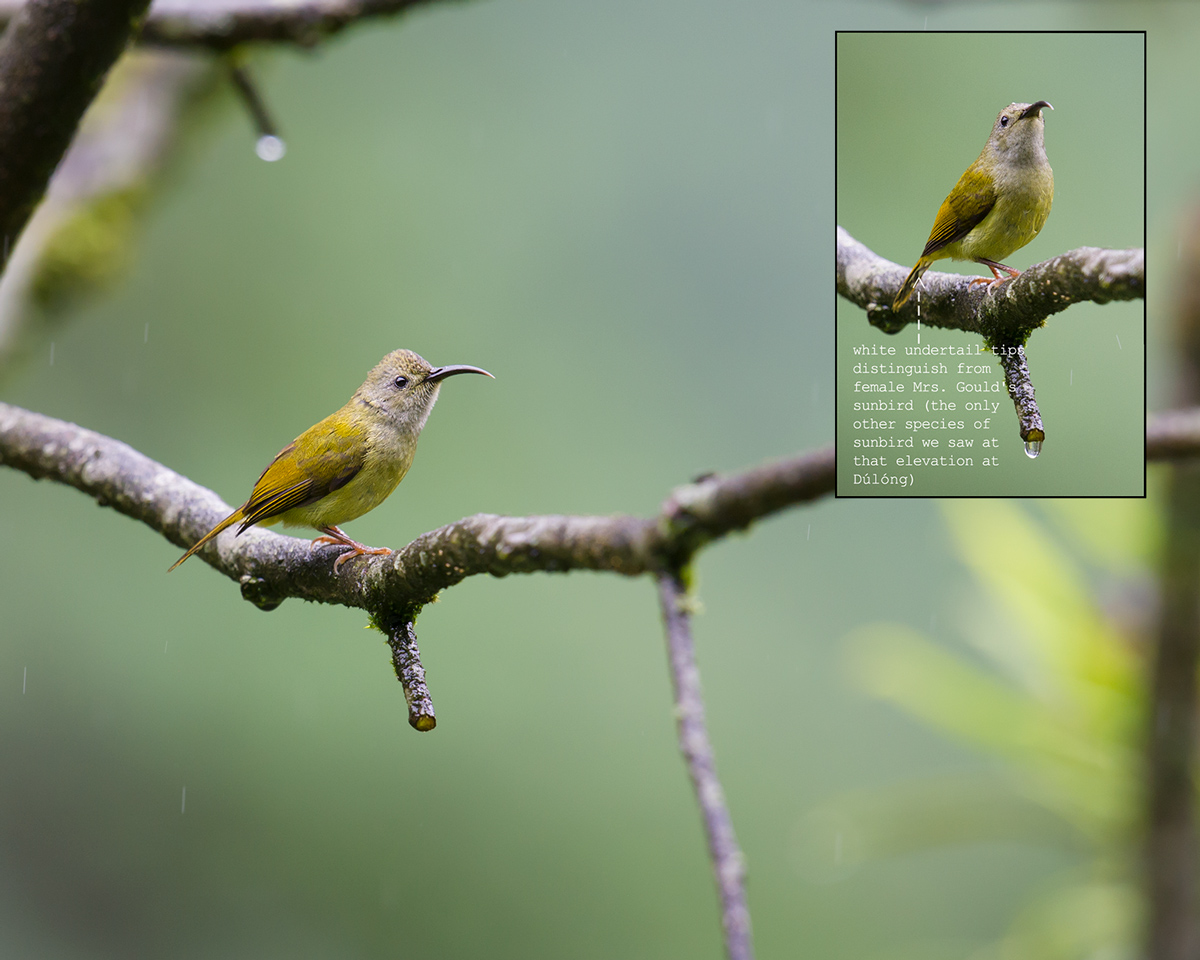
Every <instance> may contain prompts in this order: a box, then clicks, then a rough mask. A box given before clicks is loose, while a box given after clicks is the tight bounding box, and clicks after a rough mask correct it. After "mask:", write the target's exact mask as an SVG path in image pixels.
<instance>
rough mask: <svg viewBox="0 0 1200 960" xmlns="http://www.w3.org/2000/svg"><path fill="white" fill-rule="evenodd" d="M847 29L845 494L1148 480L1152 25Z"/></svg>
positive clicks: (842, 69)
mask: <svg viewBox="0 0 1200 960" xmlns="http://www.w3.org/2000/svg"><path fill="white" fill-rule="evenodd" d="M836 44H837V68H836V70H837V137H836V141H837V191H836V193H837V225H838V226H837V289H838V297H837V336H836V354H837V361H836V370H837V390H836V403H837V494H838V496H850V497H893V496H909V497H911V496H918V497H919V496H1039V497H1046V496H1052V497H1073V496H1102V497H1140V496H1144V495H1145V425H1146V387H1145V384H1146V376H1145V329H1146V323H1145V289H1144V287H1145V263H1144V261H1145V255H1144V250H1143V247H1144V237H1145V195H1146V173H1145V171H1146V135H1145V130H1146V85H1145V66H1146V58H1145V34H1144V33H1142V32H1128V33H1061V32H1058V33H1022V32H1011V33H941V32H933V33H929V32H922V33H858V32H839V33H838V34H837V36H836Z"/></svg>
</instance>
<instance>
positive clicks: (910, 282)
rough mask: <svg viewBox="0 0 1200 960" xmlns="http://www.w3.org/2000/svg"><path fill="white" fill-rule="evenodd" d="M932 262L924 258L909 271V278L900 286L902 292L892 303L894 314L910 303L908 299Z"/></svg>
mask: <svg viewBox="0 0 1200 960" xmlns="http://www.w3.org/2000/svg"><path fill="white" fill-rule="evenodd" d="M932 262H933V261H932V260H926V259H924V258H923V257H922V258H921V259H920V260H918V261H917V265H916V266H915V267H913V268H912V270H911V271H909V274H908V276H907V277H905V278H904V283H903V284H902V285H901V286H900V292H899V293H898V294H896V299H895V300H893V301H892V312H893V313H894V312H895V311H897V310H899V309H900V308H901V307H902V306H904V305H905V304H906V303H908V298H909V297H911V296H912V292H913V290H915V289H916V286H917V281H918V280H920V279H921V277H922V276H923V275H924V273H925V271H926V270H928V269H929V264H930V263H932Z"/></svg>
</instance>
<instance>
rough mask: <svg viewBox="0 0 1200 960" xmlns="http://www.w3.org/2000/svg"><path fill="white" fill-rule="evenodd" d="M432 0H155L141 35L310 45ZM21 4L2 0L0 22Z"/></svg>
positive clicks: (228, 43) (168, 40)
mask: <svg viewBox="0 0 1200 960" xmlns="http://www.w3.org/2000/svg"><path fill="white" fill-rule="evenodd" d="M428 2H430V0H156V2H155V3H154V4H153V5H152V6H151V7H150V12H149V14H148V15H147V16H146V19H145V22H144V24H143V27H142V33H141V41H142V42H143V43H152V44H157V45H161V46H177V47H207V48H208V49H211V50H227V49H229V48H230V47H234V46H237V45H238V44H242V43H290V44H297V45H300V46H313V45H314V44H316V43H319V42H320V41H322V40H324V39H326V38H328V37H331V36H333V35H334V34H337V33H340V32H341V31H342V30H344V29H345V28H346V27H348V26H350V25H351V24H353V23H355V22H357V21H359V20H364V19H367V18H373V17H383V16H392V15H395V14H398V13H402V12H404V11H405V10H408V9H409V8H411V7H415V6H420V5H423V4H426V3H428ZM22 6H23V3H22V0H0V26H2V25H3V23H4V22H5V21H6V20H7V19H8V18H10V17H12V16H14V15H15V13H16V12H17V11H18V10H19V9H20V8H21V7H22Z"/></svg>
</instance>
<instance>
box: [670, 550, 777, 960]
mask: <svg viewBox="0 0 1200 960" xmlns="http://www.w3.org/2000/svg"><path fill="white" fill-rule="evenodd" d="M657 580H658V598H659V602H660V605H661V607H662V615H663V624H664V625H665V627H666V631H667V660H668V662H669V664H670V667H671V685H672V688H673V689H674V691H675V722H676V724H677V726H678V728H679V750H680V752H681V753H682V754H683V759H684V762H685V763H686V764H687V768H688V774H689V775H690V776H691V778H692V787H693V788H694V789H695V791H696V801H697V803H698V804H699V806H700V813H701V816H702V817H703V819H704V833H705V836H706V837H707V839H708V852H709V857H710V859H711V860H712V864H713V872H714V873H715V874H716V879H717V893H718V895H719V897H720V899H721V925H722V927H723V928H724V930H725V950H726V953H727V954H728V956H729V958H730V960H752V958H753V956H754V942H753V939H752V937H751V935H750V911H749V910H748V909H747V907H746V887H745V881H746V867H745V861H744V859H743V857H742V851H741V848H740V847H739V846H738V842H737V836H736V835H735V834H734V832H733V819H732V817H730V815H729V807H728V806H727V805H726V803H725V791H724V790H723V789H722V788H721V781H720V779H719V778H718V777H717V764H716V760H715V758H714V757H713V750H712V745H711V743H709V739H708V725H707V723H706V722H705V719H704V696H703V693H702V692H701V689H700V669H699V668H698V667H697V666H696V650H695V645H694V644H693V643H692V624H691V615H690V612H689V605H690V600H689V597H688V593H687V589H686V587H685V586H684V574H683V572H682V571H681V570H669V571H664V572H662V573H659V574H658V575H657Z"/></svg>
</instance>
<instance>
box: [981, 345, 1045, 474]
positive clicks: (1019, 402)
mask: <svg viewBox="0 0 1200 960" xmlns="http://www.w3.org/2000/svg"><path fill="white" fill-rule="evenodd" d="M992 349H993V351H994V352H995V354H996V356H997V357H998V358H999V359H1000V366H1001V367H1003V369H1004V384H1005V386H1007V387H1008V395H1009V396H1010V397H1012V402H1013V406H1014V407H1015V408H1016V411H1017V425H1018V428H1019V430H1020V433H1021V439H1022V440H1024V441H1025V452H1026V453H1027V454H1028V455H1029V456H1031V457H1036V456H1037V455H1038V454H1039V453H1040V452H1041V450H1042V441H1044V440H1045V439H1046V434H1045V432H1044V431H1043V430H1042V413H1041V411H1040V410H1039V409H1038V405H1037V400H1036V398H1035V397H1034V392H1033V381H1032V380H1031V379H1030V377H1029V361H1028V359H1027V358H1026V356H1025V348H1024V347H1023V346H1020V345H1017V346H1004V347H1000V346H997V347H993V348H992Z"/></svg>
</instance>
